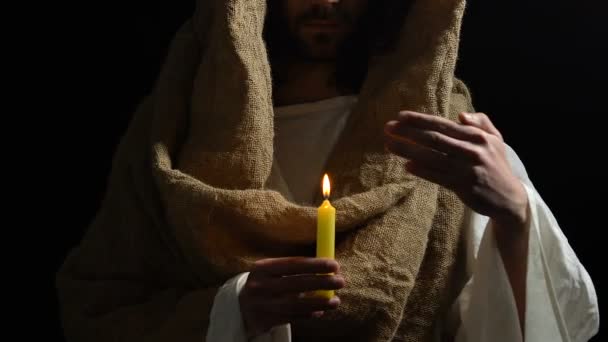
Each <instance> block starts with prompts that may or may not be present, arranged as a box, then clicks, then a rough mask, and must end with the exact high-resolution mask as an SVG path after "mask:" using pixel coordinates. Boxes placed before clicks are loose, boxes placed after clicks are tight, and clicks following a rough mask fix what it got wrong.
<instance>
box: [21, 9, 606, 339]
mask: <svg viewBox="0 0 608 342" xmlns="http://www.w3.org/2000/svg"><path fill="white" fill-rule="evenodd" d="M193 3H194V1H193V0H187V1H170V0H156V1H149V0H148V1H143V0H136V1H133V0H132V1H123V2H120V3H116V2H102V3H99V4H98V5H94V4H90V3H87V4H80V5H77V6H76V7H72V8H69V10H72V11H73V12H71V13H70V12H67V11H66V12H65V13H61V14H59V15H58V16H56V17H54V18H58V20H53V23H52V24H51V25H54V26H56V27H58V28H59V31H60V32H59V33H56V34H54V35H53V36H52V37H49V36H45V32H44V31H43V32H42V33H41V36H42V37H43V39H42V41H43V42H44V43H43V44H42V45H41V48H40V50H39V55H38V56H44V57H43V58H42V59H44V60H46V61H47V62H48V63H47V64H44V65H45V66H46V68H47V69H49V70H47V71H50V76H49V79H47V80H45V81H44V82H43V84H46V86H45V87H44V92H45V93H46V94H47V95H49V98H50V99H49V101H48V102H47V103H45V106H48V107H51V111H52V112H53V113H56V114H53V116H52V119H49V118H48V116H45V117H44V118H43V120H41V122H42V123H43V124H42V125H41V129H42V130H43V131H45V132H46V133H47V134H45V135H43V139H44V141H42V142H41V145H42V147H41V149H40V151H46V150H48V147H49V146H52V147H53V149H54V151H60V152H59V153H57V154H58V155H59V156H57V155H54V157H53V160H52V161H49V160H47V159H48V158H47V157H48V156H46V155H45V153H39V155H40V158H39V160H40V162H37V163H38V164H39V166H40V165H42V166H43V167H45V169H46V170H47V172H46V175H48V177H49V178H51V179H52V181H48V180H47V183H50V188H49V189H45V191H43V196H45V198H44V201H45V202H44V203H46V205H45V209H46V210H45V211H44V213H42V214H41V215H42V216H43V220H44V222H45V223H46V225H47V226H48V225H49V224H50V226H49V227H48V228H46V230H45V231H44V232H43V235H42V236H43V238H42V239H40V238H38V240H44V242H45V244H44V246H45V247H44V249H43V251H44V252H45V257H44V258H42V259H43V260H42V261H40V259H38V260H37V261H36V266H35V267H36V268H37V269H41V267H42V269H44V270H45V273H44V278H43V279H42V280H41V281H42V282H43V283H44V286H42V287H41V288H43V289H44V290H43V293H42V295H44V296H45V298H48V299H49V301H48V302H49V303H50V304H49V305H46V306H44V308H45V309H48V310H45V311H44V315H40V316H41V317H42V318H43V319H44V320H45V322H46V323H47V324H49V325H50V329H49V331H47V332H48V333H49V334H50V336H49V335H48V334H47V336H46V338H47V339H49V338H50V339H51V340H54V339H58V340H61V331H60V326H59V318H58V314H57V306H56V299H55V290H54V287H53V286H54V284H53V276H54V273H55V271H56V270H57V269H58V267H59V266H60V264H61V262H62V260H63V258H64V257H65V255H66V253H67V252H68V250H69V249H70V248H72V247H73V246H75V245H76V244H77V242H78V241H79V239H80V238H81V236H82V234H83V232H84V229H85V228H86V226H87V224H88V222H89V221H90V220H91V219H92V216H93V215H94V213H95V211H96V209H97V205H98V204H99V201H100V200H101V197H102V195H103V191H104V189H105V182H106V177H107V174H108V172H109V168H110V163H111V158H112V155H113V152H114V148H115V147H116V144H117V143H118V140H119V139H120V136H121V134H122V133H123V132H124V130H125V128H126V125H127V124H128V121H129V119H130V117H131V114H132V112H133V110H134V109H135V108H136V106H137V104H138V103H139V101H140V100H141V98H142V96H144V95H145V94H146V93H147V92H148V91H149V90H150V88H151V87H152V85H153V83H154V81H155V80H156V77H157V73H158V71H159V68H160V65H161V63H162V60H163V58H164V54H165V52H166V47H167V44H168V43H169V41H170V39H171V37H172V36H173V34H174V32H175V30H176V29H177V28H178V26H179V25H180V24H181V23H182V21H183V20H184V19H185V18H187V17H188V16H189V15H190V13H191V11H192V9H193V7H194V4H193ZM600 3H601V1H591V0H590V1H540V2H539V1H503V2H501V1H474V0H473V1H470V2H469V8H468V12H467V14H466V18H465V22H464V27H463V37H462V43H461V55H460V56H461V57H460V62H459V67H458V71H457V74H458V76H459V77H461V78H462V79H463V80H464V81H465V82H466V83H467V84H468V85H469V87H470V88H471V91H472V94H473V97H474V101H475V105H476V107H477V109H478V111H483V112H486V113H488V114H489V115H490V116H491V118H492V119H493V121H494V123H495V125H496V126H497V127H498V129H499V130H500V131H501V132H502V133H503V135H504V136H505V140H506V141H507V143H509V144H510V145H511V146H513V148H514V149H515V150H516V151H517V153H518V154H519V156H520V158H521V159H522V160H523V162H524V164H525V165H526V168H527V170H528V173H529V175H530V177H531V179H532V181H533V182H534V184H535V186H536V187H537V189H538V191H539V192H540V193H541V195H542V196H543V198H544V199H545V201H546V202H547V204H548V205H549V206H550V208H552V210H553V212H554V214H555V216H556V217H557V219H558V221H559V222H560V224H561V227H562V229H563V231H564V233H565V235H566V236H567V237H568V239H569V241H570V243H571V245H572V247H573V248H574V250H575V251H576V252H577V255H578V256H579V258H580V259H581V261H582V262H583V264H584V265H585V266H586V268H587V270H588V271H589V273H590V274H591V277H592V279H593V281H594V283H595V286H596V289H597V291H598V297H599V300H600V307H601V308H602V310H600V311H601V312H603V311H604V308H605V305H604V301H603V295H604V293H607V292H606V291H607V290H606V289H605V287H606V282H605V281H604V280H603V279H600V277H601V275H602V274H601V273H602V269H603V268H602V261H603V258H602V255H603V253H602V249H603V248H605V247H604V244H603V243H600V237H599V234H600V233H603V230H604V228H605V226H606V225H605V220H602V218H603V214H604V212H603V210H606V209H605V204H606V200H605V197H604V198H603V196H604V193H605V190H606V186H605V183H604V177H603V176H604V175H605V174H606V167H605V166H604V160H603V159H604V157H605V156H606V153H605V151H604V146H605V144H604V137H605V135H606V132H605V129H604V127H605V124H604V120H605V117H606V114H608V110H607V109H606V102H605V101H606V97H607V94H606V90H607V86H606V84H607V81H608V75H607V72H606V61H607V60H608V59H607V56H606V53H605V51H603V50H604V47H603V45H605V40H606V39H607V37H608V35H607V34H606V33H607V30H606V28H605V27H604V25H605V23H606V19H607V15H606V14H605V13H606V12H605V11H603V9H601V8H600ZM62 82H63V84H61V83H62ZM26 105H27V104H26ZM48 107H47V108H48ZM45 119H46V120H45ZM47 121H48V122H47ZM47 124H49V125H51V126H48V127H42V126H45V125H47ZM50 127H52V129H49V128H50ZM600 163H601V164H600ZM48 170H50V171H48ZM41 182H42V180H41ZM59 197H61V198H66V199H63V200H59ZM602 198H603V199H602ZM51 227H52V229H50V228H51ZM602 239H603V238H602ZM41 262H42V263H43V265H41V264H40V263H41ZM601 340H602V338H601V336H598V337H596V338H595V339H594V341H601Z"/></svg>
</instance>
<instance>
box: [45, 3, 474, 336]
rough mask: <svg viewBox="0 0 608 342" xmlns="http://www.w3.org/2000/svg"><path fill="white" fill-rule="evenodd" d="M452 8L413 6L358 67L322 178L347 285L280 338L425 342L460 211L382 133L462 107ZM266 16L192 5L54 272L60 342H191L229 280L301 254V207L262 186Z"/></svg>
mask: <svg viewBox="0 0 608 342" xmlns="http://www.w3.org/2000/svg"><path fill="white" fill-rule="evenodd" d="M464 7H465V2H464V0H417V1H415V2H414V4H413V5H412V8H411V11H410V13H409V15H408V17H407V19H406V24H405V27H404V28H403V32H402V35H401V40H400V43H399V45H398V47H397V49H396V50H395V51H394V52H392V53H391V54H389V55H386V56H380V57H377V58H374V60H373V62H372V65H371V66H370V71H369V75H368V78H367V80H366V82H365V84H364V87H363V89H362V91H361V94H360V95H359V97H360V100H359V104H358V107H357V108H356V109H355V112H354V113H353V114H352V115H351V117H350V119H349V120H350V121H349V122H348V123H347V125H346V128H345V130H344V132H343V134H342V136H341V138H340V140H339V142H338V145H337V146H336V148H335V149H334V151H333V152H332V154H331V157H330V161H329V163H328V165H327V172H328V173H329V174H330V175H331V176H332V181H333V185H334V186H333V196H332V203H333V204H334V206H335V207H336V209H337V230H338V242H337V247H336V250H337V252H336V254H337V259H338V261H339V262H340V264H341V266H342V272H343V274H344V276H345V278H346V279H347V287H346V288H344V289H343V290H341V291H339V292H338V294H339V296H340V297H341V299H342V305H341V306H340V308H339V309H338V310H336V311H335V312H332V313H328V314H327V315H325V316H324V317H323V318H322V319H317V320H311V321H307V322H300V323H298V324H294V326H293V333H294V337H295V339H296V340H305V341H322V340H332V341H337V340H339V341H390V340H406V341H423V340H428V339H429V338H430V333H431V331H432V326H433V324H434V322H435V321H436V319H437V317H439V315H441V314H442V310H443V309H444V305H445V304H446V301H447V300H448V299H449V296H450V291H451V289H452V288H453V286H454V281H453V280H452V277H451V275H452V273H453V269H454V265H455V263H456V261H457V253H458V241H459V236H460V233H459V228H460V224H461V221H462V216H463V212H464V207H463V205H462V203H461V202H460V201H459V200H458V198H457V197H456V196H455V195H454V194H452V193H451V192H449V191H446V190H445V189H442V188H440V187H438V186H437V185H434V184H431V183H428V182H425V181H423V180H420V179H418V178H415V177H413V176H412V175H410V174H408V173H407V172H406V171H405V170H404V161H403V160H402V159H400V158H398V157H395V156H392V155H390V154H389V153H387V152H386V151H385V150H384V146H383V140H382V134H383V126H384V124H385V123H386V122H387V121H388V120H391V119H392V118H394V117H395V115H396V114H397V112H398V111H399V110H402V109H409V110H415V111H419V112H425V113H429V114H433V115H439V116H443V117H450V118H452V119H453V118H455V115H456V114H457V113H458V112H460V111H471V110H472V108H471V104H470V99H469V95H468V92H467V90H466V88H465V87H464V85H463V84H462V83H460V82H459V81H457V80H455V78H454V74H453V73H454V66H455V62H456V58H457V50H458V40H459V31H460V22H461V19H462V15H463V11H464ZM265 10H266V1H265V0H223V1H219V0H217V1H211V0H201V1H199V4H198V7H197V11H196V13H195V15H194V16H193V18H192V20H190V21H189V22H187V23H186V24H185V25H184V26H183V27H182V28H181V30H180V31H179V32H178V34H177V35H176V37H175V40H174V42H173V43H172V46H171V48H170V53H169V56H168V58H167V61H166V64H165V66H164V68H163V70H162V72H161V75H160V78H159V80H158V82H157V86H156V88H155V89H154V92H153V93H152V94H151V95H150V96H149V97H148V98H146V99H145V101H143V103H142V104H141V106H140V108H139V109H138V111H137V113H135V115H134V118H133V120H132V122H131V124H130V126H129V129H128V131H127V133H126V135H125V136H124V137H123V139H122V141H121V144H120V146H119V148H118V151H117V153H116V156H115V159H114V164H113V169H112V173H111V177H110V179H109V187H108V192H107V195H106V197H105V200H104V202H103V204H102V207H101V208H100V210H99V213H98V214H97V216H96V217H95V219H94V221H93V222H92V224H91V226H90V227H88V230H87V232H86V235H85V236H84V238H83V240H82V242H81V243H80V244H79V245H78V246H77V248H75V249H74V250H73V251H72V253H71V254H70V255H69V256H68V258H67V259H66V261H65V264H64V265H63V266H62V268H61V270H60V272H59V273H58V275H57V286H58V291H59V299H60V304H61V308H62V317H63V323H64V327H65V332H66V335H67V337H68V338H69V339H70V340H71V341H201V340H202V339H204V336H205V331H206V327H207V325H208V314H209V311H210V309H211V305H212V303H213V298H214V295H215V293H216V289H217V288H218V287H219V286H221V284H223V282H224V281H226V280H227V279H228V278H229V277H231V276H234V275H235V274H238V273H240V272H243V271H247V270H248V269H249V268H250V265H251V262H252V261H254V260H256V259H258V258H263V257H278V256H293V255H313V254H314V242H315V231H316V217H315V215H316V209H315V208H312V207H302V206H298V205H296V204H293V203H290V202H288V201H286V200H285V198H284V197H283V196H282V195H281V194H280V193H279V192H277V191H274V190H271V189H272V183H273V180H274V179H276V178H275V177H280V175H277V174H274V172H271V170H273V169H274V168H273V167H272V166H273V134H274V132H273V107H272V83H271V76H270V75H271V73H270V66H269V64H268V60H267V58H266V50H265V45H264V42H263V39H262V29H263V24H264V15H265ZM319 199H320V198H319ZM319 203H320V202H319ZM332 336H333V337H332Z"/></svg>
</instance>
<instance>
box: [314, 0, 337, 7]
mask: <svg viewBox="0 0 608 342" xmlns="http://www.w3.org/2000/svg"><path fill="white" fill-rule="evenodd" d="M310 2H311V4H313V5H319V6H327V7H332V6H334V5H337V4H338V3H339V2H340V0H311V1H310Z"/></svg>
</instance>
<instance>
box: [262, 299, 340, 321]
mask: <svg viewBox="0 0 608 342" xmlns="http://www.w3.org/2000/svg"><path fill="white" fill-rule="evenodd" d="M263 305H264V307H262V308H260V309H261V311H263V312H267V313H269V314H271V315H273V314H278V315H285V316H287V317H291V318H293V317H294V316H295V315H307V316H309V317H310V315H312V314H313V313H314V312H318V311H327V310H335V309H336V308H337V307H338V306H339V305H340V298H338V297H337V296H334V297H332V298H331V299H327V298H322V297H278V298H271V299H268V300H266V301H265V303H264V304H263Z"/></svg>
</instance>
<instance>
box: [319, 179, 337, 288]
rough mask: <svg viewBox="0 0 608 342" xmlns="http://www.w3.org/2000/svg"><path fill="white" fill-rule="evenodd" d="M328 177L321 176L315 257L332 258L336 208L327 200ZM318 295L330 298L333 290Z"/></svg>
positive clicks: (328, 189)
mask: <svg viewBox="0 0 608 342" xmlns="http://www.w3.org/2000/svg"><path fill="white" fill-rule="evenodd" d="M329 194H330V184H329V177H328V176H327V175H325V177H323V196H324V197H325V200H324V201H323V203H322V204H321V206H320V207H319V209H318V211H317V258H328V259H334V257H335V256H334V249H335V241H336V208H334V207H332V205H331V203H330V202H329ZM316 293H317V295H318V296H321V297H325V298H332V297H333V296H334V291H333V290H320V291H317V292H316Z"/></svg>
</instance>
